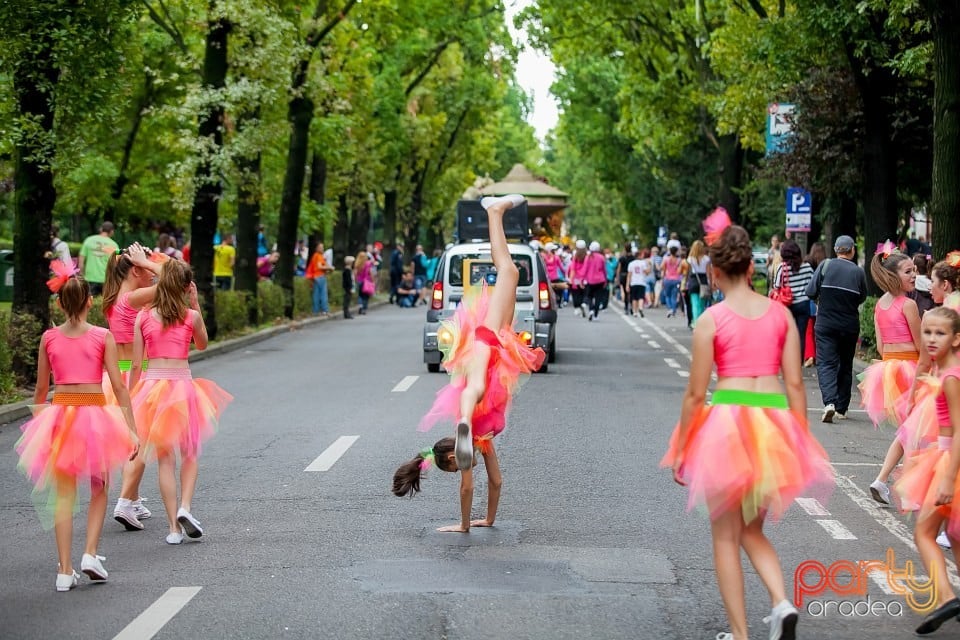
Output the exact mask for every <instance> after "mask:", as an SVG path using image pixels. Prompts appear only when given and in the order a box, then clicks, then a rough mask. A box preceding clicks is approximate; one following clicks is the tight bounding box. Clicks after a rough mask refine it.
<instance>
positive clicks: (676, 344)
mask: <svg viewBox="0 0 960 640" xmlns="http://www.w3.org/2000/svg"><path fill="white" fill-rule="evenodd" d="M643 321H644V322H645V323H647V325H648V326H649V327H650V328H651V329H653V330H654V331H656V332H657V333H659V334H660V337H661V338H663V339H664V340H666V341H667V344H669V345H670V346H671V347H673V348H674V349H676V350H677V351H679V352H680V353H682V354H683V355H685V356H687V357H688V358H692V357H693V356H691V355H690V350H689V349H687V348H686V347H685V346H683V345H682V344H680V343H679V342H677V341H676V340H674V339H673V337H672V336H671V335H670V334H669V333H667V332H666V331H664V330H663V329H661V328H660V327H658V326H657V325H655V324H654V323H653V320H647V319H644V320H643Z"/></svg>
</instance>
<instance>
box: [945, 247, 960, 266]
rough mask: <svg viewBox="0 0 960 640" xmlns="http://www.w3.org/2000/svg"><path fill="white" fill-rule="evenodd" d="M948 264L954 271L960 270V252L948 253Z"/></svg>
mask: <svg viewBox="0 0 960 640" xmlns="http://www.w3.org/2000/svg"><path fill="white" fill-rule="evenodd" d="M946 263H947V264H948V265H950V266H951V267H953V268H954V269H957V268H960V251H951V252H950V253H948V254H947V257H946Z"/></svg>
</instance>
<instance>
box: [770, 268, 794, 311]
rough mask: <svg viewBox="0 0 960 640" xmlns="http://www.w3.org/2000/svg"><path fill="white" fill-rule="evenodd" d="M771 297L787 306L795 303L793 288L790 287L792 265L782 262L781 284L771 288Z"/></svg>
mask: <svg viewBox="0 0 960 640" xmlns="http://www.w3.org/2000/svg"><path fill="white" fill-rule="evenodd" d="M770 299H771V300H774V301H776V302H779V303H780V304H782V305H783V306H785V307H789V306H790V305H792V304H793V289H791V288H790V265H788V264H787V263H785V262H781V263H780V284H779V285H778V286H777V288H775V289H771V290H770Z"/></svg>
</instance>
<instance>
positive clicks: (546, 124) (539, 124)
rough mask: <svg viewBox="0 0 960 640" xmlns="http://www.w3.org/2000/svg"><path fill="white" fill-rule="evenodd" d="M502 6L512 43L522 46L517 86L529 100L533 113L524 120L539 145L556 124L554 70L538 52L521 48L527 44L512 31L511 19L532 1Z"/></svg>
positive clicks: (510, 0)
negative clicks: (530, 98) (531, 126)
mask: <svg viewBox="0 0 960 640" xmlns="http://www.w3.org/2000/svg"><path fill="white" fill-rule="evenodd" d="M505 4H506V8H507V26H508V27H509V29H510V33H511V34H512V35H513V39H514V41H515V42H517V43H518V44H520V45H521V46H523V50H522V51H521V53H520V59H519V60H518V61H517V82H519V84H520V86H521V87H523V88H524V90H525V91H526V92H527V93H528V94H529V95H531V96H532V97H533V113H532V114H531V115H530V117H529V118H528V120H529V122H530V124H532V125H533V126H534V128H535V129H536V130H537V137H539V138H540V140H541V141H543V139H544V138H545V137H546V135H547V132H548V131H549V130H550V129H552V128H553V127H554V125H556V124H557V117H558V113H557V103H556V101H555V100H554V98H553V95H552V94H551V93H550V85H551V84H553V77H554V66H553V63H552V62H551V61H550V58H548V57H546V56H544V55H543V54H542V53H540V52H539V51H534V50H533V48H532V47H529V46H524V45H525V43H526V40H527V37H526V33H524V32H518V31H517V30H516V29H514V27H513V17H514V16H515V15H516V14H517V13H519V12H520V11H521V10H522V9H524V8H526V7H528V6H530V5H531V4H533V0H506V2H505Z"/></svg>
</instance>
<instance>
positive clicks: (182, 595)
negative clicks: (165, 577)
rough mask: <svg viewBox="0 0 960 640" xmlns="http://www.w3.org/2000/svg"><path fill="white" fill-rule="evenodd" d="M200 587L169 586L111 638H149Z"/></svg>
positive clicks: (134, 639)
mask: <svg viewBox="0 0 960 640" xmlns="http://www.w3.org/2000/svg"><path fill="white" fill-rule="evenodd" d="M202 588H203V587H170V588H169V589H167V592H166V593H164V594H163V595H162V596H160V597H159V598H157V601H156V602H154V603H153V604H152V605H150V606H149V607H147V609H146V611H144V612H143V613H141V614H140V615H138V616H137V617H136V618H134V619H133V621H131V622H130V624H128V625H127V626H126V627H124V628H123V631H121V632H120V633H118V634H117V635H115V636H114V637H113V640H150V638H152V637H153V636H155V635H156V634H157V632H158V631H160V629H162V628H163V625H165V624H167V623H168V622H170V619H171V618H173V616H175V615H177V613H178V612H179V611H180V609H183V608H184V607H185V606H186V605H187V603H188V602H190V600H192V599H193V596H195V595H197V594H198V593H199V592H200V589H202Z"/></svg>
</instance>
